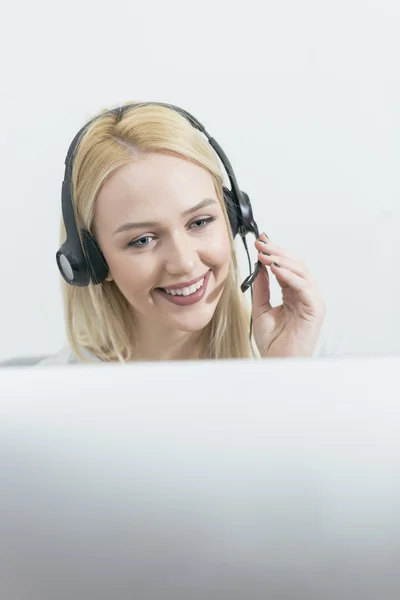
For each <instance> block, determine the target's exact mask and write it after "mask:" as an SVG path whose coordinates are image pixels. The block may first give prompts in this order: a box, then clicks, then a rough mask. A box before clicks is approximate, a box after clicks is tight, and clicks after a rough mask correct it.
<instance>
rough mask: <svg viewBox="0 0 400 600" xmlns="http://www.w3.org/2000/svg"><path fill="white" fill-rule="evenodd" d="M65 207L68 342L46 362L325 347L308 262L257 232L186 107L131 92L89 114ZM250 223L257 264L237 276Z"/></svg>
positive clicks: (72, 160) (61, 255) (302, 353)
mask: <svg viewBox="0 0 400 600" xmlns="http://www.w3.org/2000/svg"><path fill="white" fill-rule="evenodd" d="M218 157H219V159H220V161H221V162H222V164H223V166H224V167H225V170H226V172H227V174H228V177H229V180H230V184H231V190H229V189H227V187H225V186H224V175H223V172H222V169H221V166H220V162H219V160H218ZM62 208H63V221H62V227H61V243H62V244H63V245H62V247H61V248H60V250H59V252H58V253H57V262H58V266H59V269H60V272H61V274H62V275H63V278H64V281H62V285H63V296H64V306H65V316H66V329H67V334H68V340H69V346H68V347H67V348H65V349H64V350H63V351H61V352H60V353H59V354H58V355H56V356H54V357H51V358H48V359H46V360H45V361H43V362H42V363H41V364H72V363H84V362H100V361H101V362H127V361H157V360H186V359H201V358H203V359H204V358H205V359H212V358H220V359H221V358H226V359H230V358H250V357H252V356H255V357H258V358H270V357H308V356H314V355H324V354H326V352H324V350H322V351H321V348H317V344H318V343H320V333H321V328H322V324H323V321H324V317H325V304H324V301H323V299H322V298H321V296H320V294H319V291H318V289H317V286H316V284H315V282H314V281H313V279H312V277H311V275H310V273H309V271H308V269H307V268H306V266H305V265H304V264H303V263H302V262H301V261H300V260H299V259H298V258H296V256H293V255H292V254H291V253H289V252H288V251H286V250H285V249H283V248H280V247H279V246H278V245H277V244H275V242H274V240H270V239H268V238H267V236H266V235H265V234H261V235H259V233H258V228H257V225H256V223H255V221H254V219H253V216H252V211H251V205H250V200H249V198H248V196H247V195H246V194H245V193H244V192H242V191H241V190H240V188H239V187H238V185H237V181H236V178H235V175H234V173H233V169H232V167H231V165H230V163H229V161H228V159H227V157H226V155H225V154H224V153H223V151H222V149H221V148H220V146H219V145H218V144H217V142H216V141H215V140H214V139H213V138H211V136H209V134H208V133H207V132H206V131H205V129H204V128H203V126H202V125H201V124H200V123H199V122H198V121H196V119H195V118H194V117H192V116H191V115H189V114H188V113H186V112H185V111H183V109H179V108H178V107H173V106H171V105H165V104H158V103H137V104H135V105H132V104H127V105H124V106H123V107H120V108H118V109H113V110H111V111H104V112H102V113H100V114H99V115H97V116H96V117H95V118H94V119H92V121H90V123H89V124H87V125H86V126H85V127H84V128H82V130H81V131H80V132H79V133H78V134H77V136H75V139H74V141H73V143H72V144H71V146H70V150H69V153H68V156H67V159H66V175H65V178H64V182H63V196H62ZM247 233H254V234H255V236H256V238H257V239H256V241H255V247H256V249H257V252H258V264H257V268H256V270H255V272H254V273H253V276H252V277H251V278H248V279H247V282H246V283H245V284H244V285H243V286H242V289H241V283H242V282H241V281H240V278H239V272H238V261H237V257H236V250H235V244H234V239H235V237H236V236H240V237H242V239H243V240H244V241H245V240H246V238H245V236H246V234H247ZM268 269H270V273H271V274H272V275H273V276H274V277H276V279H277V281H278V282H279V285H280V286H281V288H282V300H283V301H282V304H281V305H280V306H276V307H272V306H271V304H270V276H271V275H270V274H269V273H268ZM250 285H252V303H251V304H252V306H251V309H250V308H249V305H248V303H247V301H246V298H245V296H244V294H243V290H245V289H246V288H248V287H249V286H250ZM328 353H329V352H328Z"/></svg>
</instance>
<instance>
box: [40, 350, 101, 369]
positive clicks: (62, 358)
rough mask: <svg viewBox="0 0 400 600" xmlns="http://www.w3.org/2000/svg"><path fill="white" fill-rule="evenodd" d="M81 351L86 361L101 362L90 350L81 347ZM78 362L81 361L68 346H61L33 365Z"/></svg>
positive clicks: (77, 363) (74, 363)
mask: <svg viewBox="0 0 400 600" xmlns="http://www.w3.org/2000/svg"><path fill="white" fill-rule="evenodd" d="M81 351H82V353H83V355H84V356H85V358H87V360H88V362H101V361H100V359H99V358H97V356H95V355H94V354H92V353H91V352H88V351H87V350H85V349H84V348H82V349H81ZM79 364H82V361H80V360H79V359H78V358H77V357H76V356H75V354H74V352H73V350H72V348H71V347H70V346H66V347H65V348H63V349H62V350H60V351H59V352H57V353H56V354H53V355H52V356H48V357H46V358H45V359H43V360H41V361H40V362H38V363H37V365H35V366H37V367H41V366H46V367H47V366H50V365H79Z"/></svg>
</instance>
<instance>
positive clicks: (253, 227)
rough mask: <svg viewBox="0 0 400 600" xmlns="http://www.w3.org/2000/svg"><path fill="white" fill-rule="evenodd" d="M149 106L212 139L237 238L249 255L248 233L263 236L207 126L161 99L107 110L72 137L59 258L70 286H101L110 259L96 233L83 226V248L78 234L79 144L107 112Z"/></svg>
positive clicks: (250, 279)
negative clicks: (75, 176) (75, 170)
mask: <svg viewBox="0 0 400 600" xmlns="http://www.w3.org/2000/svg"><path fill="white" fill-rule="evenodd" d="M148 105H155V106H165V107H166V108H170V109H172V110H175V111H177V112H178V113H179V114H181V115H182V116H183V117H185V119H187V120H188V121H189V123H190V124H191V125H192V126H193V127H195V128H196V129H198V130H199V131H201V133H203V134H204V135H205V136H206V138H207V140H208V142H209V143H210V145H211V146H212V147H213V148H214V150H215V152H216V153H217V155H218V157H219V158H220V160H221V162H222V164H223V166H224V168H225V170H226V172H227V175H228V178H229V181H230V184H231V189H230V190H229V189H228V188H226V187H225V186H224V187H223V193H224V201H225V206H226V210H227V213H228V217H229V221H230V225H231V229H232V235H233V237H236V235H240V236H241V238H242V240H243V243H244V245H245V248H246V251H247V255H248V256H249V254H248V249H247V244H246V239H245V236H246V235H247V234H248V233H253V234H254V235H255V236H256V237H257V238H258V237H259V231H258V227H257V224H256V222H255V221H254V218H253V211H252V207H251V203H250V198H249V196H248V195H247V194H246V192H243V191H241V190H240V189H239V186H238V184H237V181H236V177H235V174H234V172H233V169H232V166H231V164H230V162H229V160H228V157H227V156H226V154H225V152H224V151H223V150H222V148H221V146H220V145H219V144H218V143H217V142H216V140H215V139H214V138H212V137H211V136H210V135H209V134H208V133H207V131H206V129H205V128H204V126H203V125H202V124H201V123H199V121H197V119H195V118H194V117H193V116H192V115H190V114H189V113H188V112H186V111H185V110H183V109H182V108H179V107H177V106H174V105H172V104H164V103H161V102H141V103H137V104H127V105H125V106H121V107H119V108H115V109H112V110H110V111H108V112H107V113H102V115H99V116H97V117H95V118H94V119H92V120H91V121H89V122H88V123H87V124H86V125H85V126H84V127H82V129H81V130H80V131H78V133H77V134H76V136H75V137H74V139H73V140H72V142H71V145H70V147H69V150H68V153H67V157H66V159H65V173H64V181H63V182H62V215H63V220H64V225H65V230H66V234H67V239H66V240H65V242H64V243H63V244H62V246H61V247H60V248H59V250H58V251H57V254H56V259H57V265H58V268H59V270H60V273H61V275H62V276H63V278H64V279H65V281H66V282H67V283H69V284H70V285H77V286H82V287H84V286H87V285H89V283H90V282H92V283H93V284H95V285H97V284H99V283H102V282H103V281H104V280H105V279H106V277H107V275H108V272H109V268H108V265H107V262H106V260H105V258H104V255H103V253H102V251H101V249H100V247H99V245H98V244H97V242H96V240H95V238H94V236H93V235H92V234H91V233H90V232H89V231H87V230H86V229H81V235H82V245H83V247H82V245H81V241H80V238H79V234H78V227H77V224H76V220H75V214H74V206H73V200H72V199H73V189H72V167H73V161H74V158H75V154H76V150H77V148H78V145H79V143H80V141H81V139H82V137H83V135H84V134H85V132H86V131H87V129H88V127H89V125H90V124H91V123H93V121H95V120H96V119H98V118H100V116H105V115H106V114H116V115H117V116H118V118H119V119H121V118H122V116H123V115H124V113H125V112H126V111H127V110H129V109H131V108H134V107H141V106H148ZM260 266H261V265H260V263H259V262H257V264H256V267H255V271H254V272H253V273H252V274H251V275H249V277H247V278H246V279H245V281H244V282H243V283H242V286H241V290H242V291H243V292H245V291H246V290H247V289H248V288H249V287H250V286H251V285H252V283H253V282H254V280H255V278H256V277H257V274H258V271H259V269H260Z"/></svg>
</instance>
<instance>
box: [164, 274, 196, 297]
mask: <svg viewBox="0 0 400 600" xmlns="http://www.w3.org/2000/svg"><path fill="white" fill-rule="evenodd" d="M204 279H205V277H203V278H202V279H200V281H198V282H197V283H193V284H192V285H191V286H189V287H183V288H175V289H168V288H161V289H162V291H163V292H166V293H167V294H171V296H191V295H192V294H194V293H195V292H197V290H199V289H200V288H201V287H203V285H204Z"/></svg>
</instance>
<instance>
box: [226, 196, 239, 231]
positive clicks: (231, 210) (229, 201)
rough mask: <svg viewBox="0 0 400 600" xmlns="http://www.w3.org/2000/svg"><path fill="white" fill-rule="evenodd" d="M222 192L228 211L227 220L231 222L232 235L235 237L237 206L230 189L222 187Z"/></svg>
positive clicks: (237, 228)
mask: <svg viewBox="0 0 400 600" xmlns="http://www.w3.org/2000/svg"><path fill="white" fill-rule="evenodd" d="M223 192H224V202H225V207H226V211H227V213H228V217H229V222H230V224H231V229H232V235H233V237H235V236H236V235H237V232H238V230H239V215H238V212H237V211H238V208H237V206H236V202H235V201H234V199H233V196H232V192H231V190H229V189H228V188H226V187H224V188H223Z"/></svg>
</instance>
